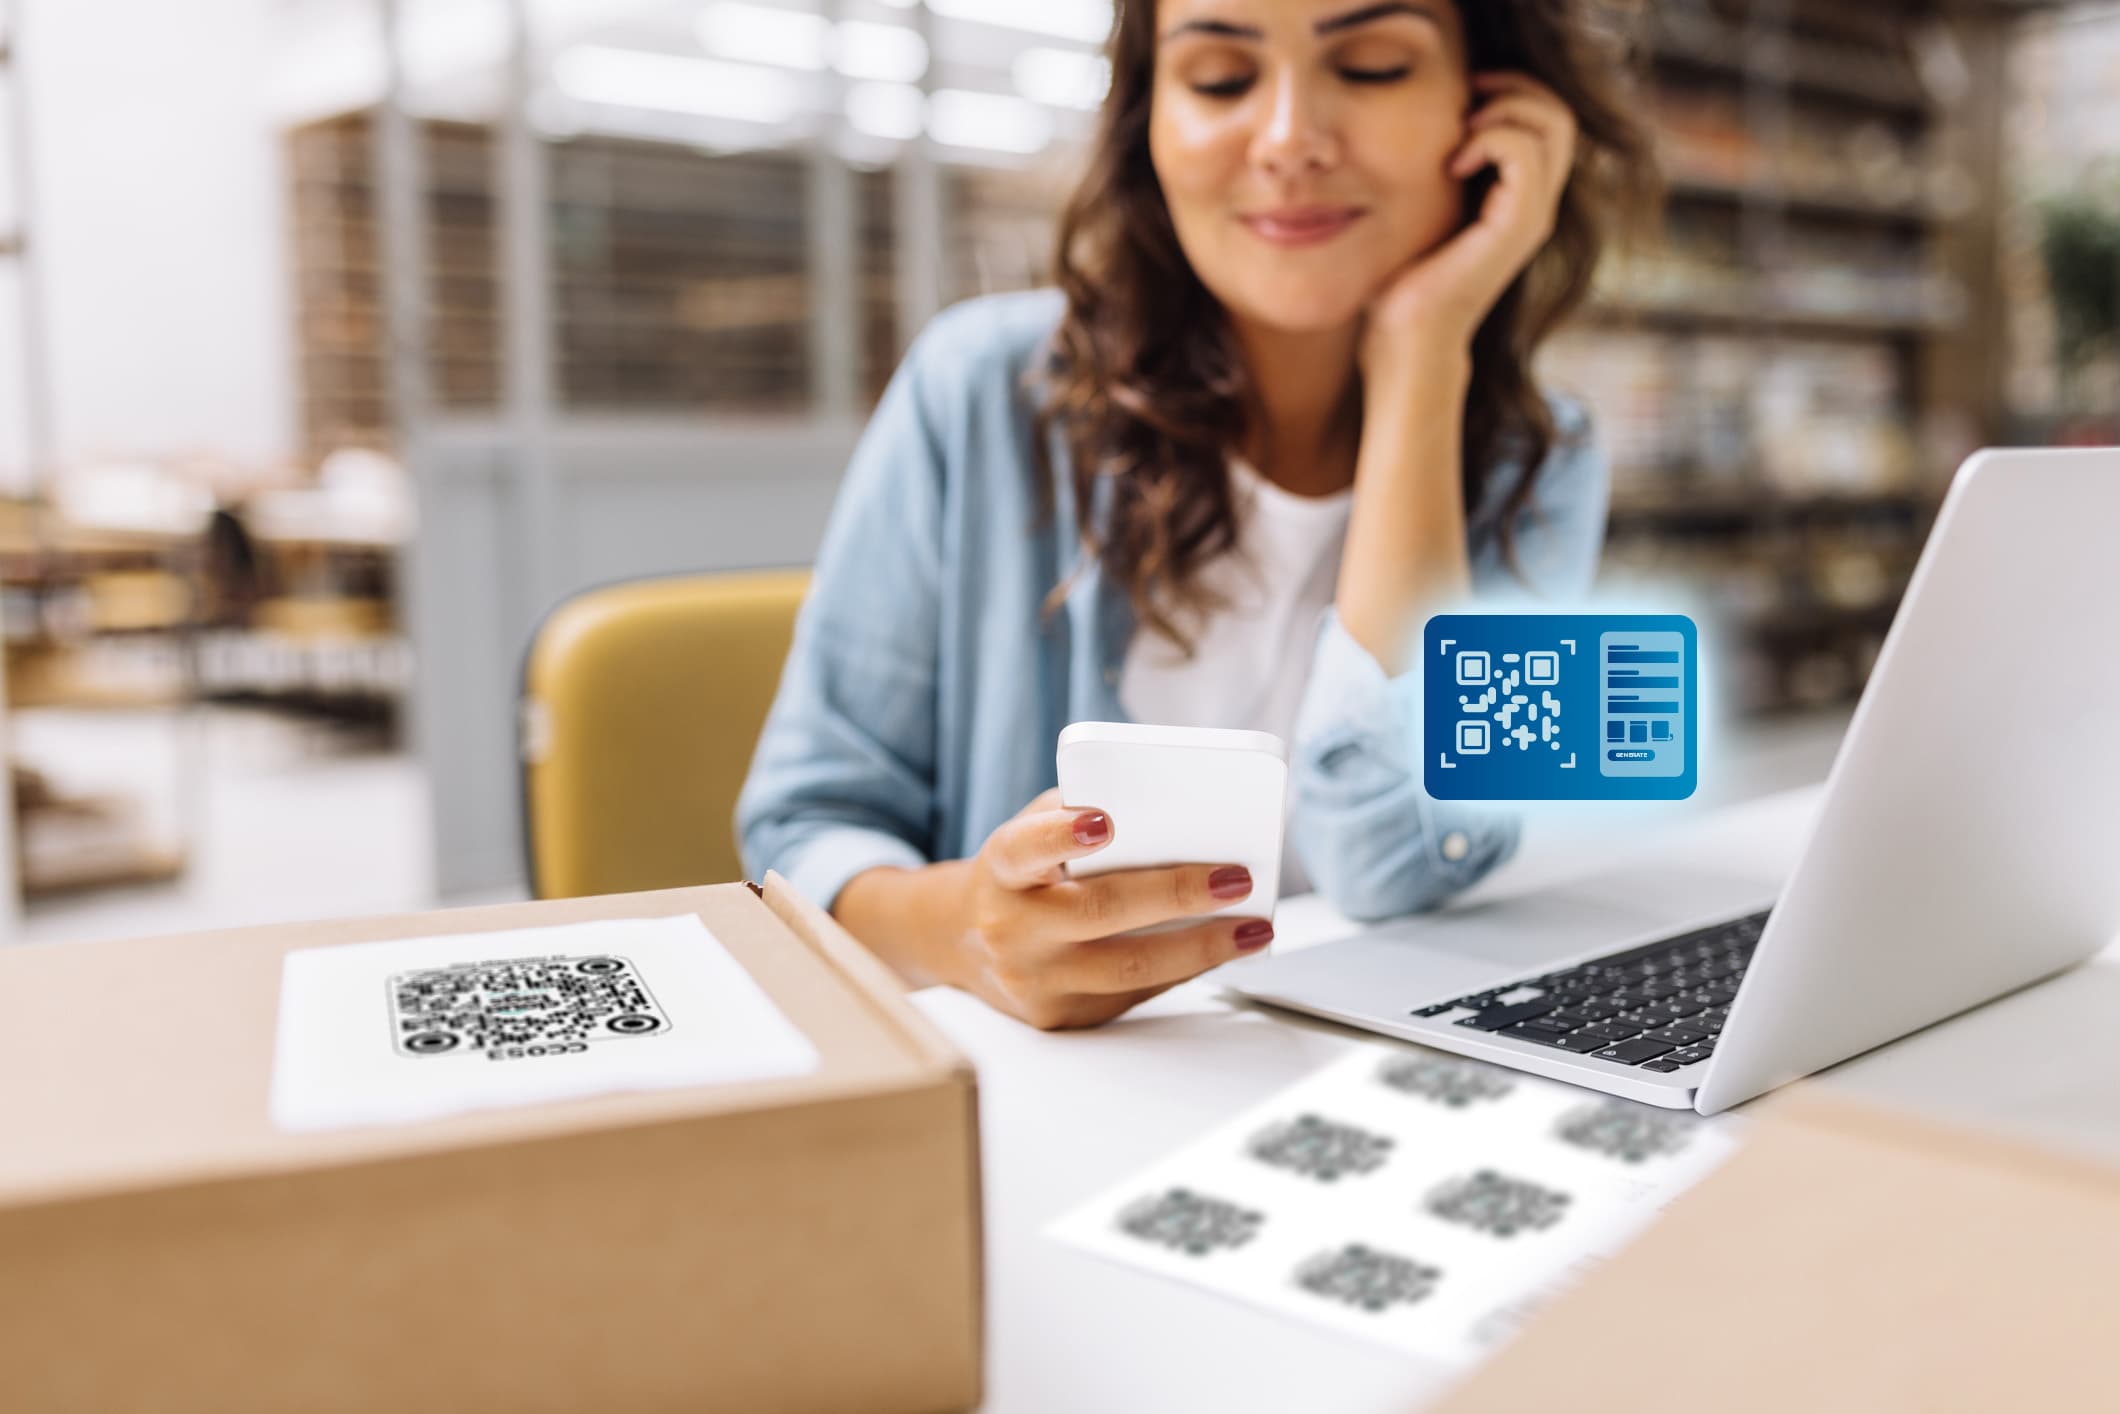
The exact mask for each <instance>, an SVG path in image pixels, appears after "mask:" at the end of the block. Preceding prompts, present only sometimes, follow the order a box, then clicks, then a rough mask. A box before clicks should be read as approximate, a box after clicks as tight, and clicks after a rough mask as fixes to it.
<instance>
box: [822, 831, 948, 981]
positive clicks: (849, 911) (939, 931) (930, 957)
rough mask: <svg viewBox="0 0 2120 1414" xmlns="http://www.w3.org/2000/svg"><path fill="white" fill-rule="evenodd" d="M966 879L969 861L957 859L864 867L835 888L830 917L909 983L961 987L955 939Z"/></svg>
mask: <svg viewBox="0 0 2120 1414" xmlns="http://www.w3.org/2000/svg"><path fill="white" fill-rule="evenodd" d="M970 881H971V867H970V863H969V861H966V860H961V859H957V860H947V861H944V862H942V863H939V864H927V865H923V866H921V867H920V868H918V869H902V868H896V867H893V866H888V865H886V866H881V867H878V868H875V869H865V870H863V871H862V872H861V873H859V874H856V875H855V876H854V877H853V878H851V879H849V880H847V882H846V883H845V884H844V885H843V886H842V887H841V888H840V890H839V897H838V898H837V899H836V900H834V901H833V904H832V916H833V918H834V919H836V920H837V921H838V923H839V925H840V926H841V927H843V928H845V929H846V930H847V931H848V932H849V933H852V934H853V935H854V937H855V939H856V940H857V941H858V942H860V943H861V944H862V946H864V947H866V948H867V949H868V950H869V951H870V952H872V953H874V954H876V956H878V957H879V958H882V959H883V961H884V962H886V963H888V964H889V965H890V967H891V968H892V970H893V971H895V972H897V973H898V975H899V977H900V978H902V979H903V980H904V982H905V984H906V985H907V986H908V987H927V986H933V985H935V984H937V983H941V984H946V985H951V986H962V985H963V984H964V981H965V978H964V976H963V973H964V970H965V969H964V966H963V956H962V951H961V949H960V948H959V947H958V941H959V939H961V938H962V936H963V934H964V930H965V928H966V926H967V924H968V921H969V914H970V904H969V899H968V897H967V890H968V888H969V886H970Z"/></svg>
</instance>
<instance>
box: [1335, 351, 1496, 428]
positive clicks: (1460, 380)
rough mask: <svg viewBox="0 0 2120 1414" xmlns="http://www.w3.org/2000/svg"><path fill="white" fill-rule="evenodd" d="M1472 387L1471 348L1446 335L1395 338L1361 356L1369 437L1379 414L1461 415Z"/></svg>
mask: <svg viewBox="0 0 2120 1414" xmlns="http://www.w3.org/2000/svg"><path fill="white" fill-rule="evenodd" d="M1471 390H1472V347H1471V344H1470V343H1469V342H1467V343H1464V344H1459V343H1456V342H1454V341H1451V340H1448V339H1439V338H1432V337H1431V338H1418V339H1394V340H1389V341H1385V342H1383V343H1381V344H1379V345H1377V346H1374V347H1372V348H1369V349H1366V350H1365V352H1364V354H1363V358H1362V419H1363V423H1364V425H1365V426H1364V432H1365V440H1366V433H1367V428H1368V424H1369V423H1370V421H1371V419H1372V418H1376V417H1379V416H1381V417H1386V418H1389V417H1406V416H1414V417H1419V418H1422V419H1426V418H1430V417H1434V416H1438V415H1442V414H1445V413H1447V414H1448V415H1450V416H1453V417H1457V418H1460V419H1462V418H1463V416H1464V411H1465V399H1466V397H1467V396H1468V395H1469V394H1470V392H1471Z"/></svg>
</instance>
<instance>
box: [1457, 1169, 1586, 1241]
mask: <svg viewBox="0 0 2120 1414" xmlns="http://www.w3.org/2000/svg"><path fill="white" fill-rule="evenodd" d="M1570 1201H1572V1200H1571V1199H1570V1198H1569V1197H1568V1195H1567V1194H1565V1193H1562V1192H1560V1191H1559V1190H1557V1189H1552V1188H1545V1187H1542V1186H1541V1185H1539V1184H1536V1183H1533V1182H1531V1181H1530V1180H1528V1179H1522V1178H1510V1177H1509V1176H1508V1175H1506V1174H1500V1173H1496V1172H1495V1171H1494V1170H1493V1169H1480V1170H1478V1171H1476V1172H1474V1173H1470V1174H1466V1175H1465V1176H1464V1177H1462V1178H1453V1179H1449V1180H1447V1181H1446V1182H1443V1183H1440V1184H1437V1185H1436V1186H1435V1187H1434V1188H1433V1189H1431V1190H1429V1193H1428V1196H1427V1197H1426V1198H1425V1199H1423V1200H1422V1206H1423V1207H1425V1208H1426V1209H1427V1210H1428V1211H1429V1212H1431V1213H1433V1214H1435V1216H1437V1217H1439V1218H1441V1219H1442V1220H1443V1221H1444V1222H1451V1223H1458V1224H1460V1225H1461V1226H1464V1227H1469V1228H1472V1229H1473V1230H1474V1231H1476V1232H1484V1233H1488V1234H1490V1235H1492V1236H1494V1237H1514V1236H1516V1235H1517V1234H1518V1233H1520V1232H1538V1231H1540V1230H1542V1229H1544V1228H1549V1227H1552V1226H1553V1225H1554V1224H1555V1223H1557V1222H1559V1221H1560V1220H1561V1218H1562V1217H1563V1216H1564V1215H1566V1213H1567V1211H1568V1204H1569V1202H1570Z"/></svg>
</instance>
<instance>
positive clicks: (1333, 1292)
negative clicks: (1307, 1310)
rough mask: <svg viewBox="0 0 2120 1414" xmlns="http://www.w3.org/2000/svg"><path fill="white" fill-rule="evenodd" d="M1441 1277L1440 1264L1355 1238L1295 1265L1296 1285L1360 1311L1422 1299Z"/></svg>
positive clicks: (1408, 1304) (1413, 1302)
mask: <svg viewBox="0 0 2120 1414" xmlns="http://www.w3.org/2000/svg"><path fill="white" fill-rule="evenodd" d="M1442 1279H1443V1273H1442V1270H1441V1269H1440V1268H1437V1267H1431V1266H1427V1265H1425V1264H1423V1263H1420V1262H1416V1261H1414V1260H1413V1258H1411V1257H1401V1256H1398V1255H1397V1254H1395V1253H1391V1252H1379V1251H1378V1250H1377V1249H1376V1248H1374V1247H1365V1246H1363V1245H1362V1244H1361V1243H1359V1242H1350V1243H1348V1244H1347V1245H1346V1246H1345V1247H1340V1248H1335V1249H1333V1250H1331V1251H1326V1252H1320V1253H1318V1254H1317V1255H1316V1256H1315V1257H1311V1258H1309V1259H1308V1260H1306V1261H1305V1262H1304V1263H1303V1264H1302V1265H1301V1266H1299V1267H1297V1268H1296V1285H1297V1286H1300V1287H1301V1288H1303V1290H1305V1291H1308V1292H1311V1293H1312V1294H1313V1295H1317V1296H1323V1297H1326V1298H1327V1299H1329V1300H1332V1301H1338V1302H1341V1303H1343V1304H1345V1305H1348V1306H1352V1307H1354V1308H1355V1309H1357V1310H1361V1311H1382V1310H1384V1309H1386V1308H1387V1307H1391V1306H1411V1305H1414V1304H1415V1303H1416V1302H1419V1301H1422V1300H1425V1299H1426V1298H1427V1296H1428V1294H1429V1293H1430V1292H1432V1291H1434V1290H1435V1287H1436V1283H1437V1282H1439V1281H1441V1280H1442Z"/></svg>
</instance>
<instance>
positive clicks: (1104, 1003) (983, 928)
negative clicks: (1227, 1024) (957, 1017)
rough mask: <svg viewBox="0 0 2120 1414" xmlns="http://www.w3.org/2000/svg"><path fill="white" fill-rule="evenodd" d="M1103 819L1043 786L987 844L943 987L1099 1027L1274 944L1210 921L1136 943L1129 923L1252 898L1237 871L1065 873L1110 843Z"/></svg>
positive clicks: (1017, 1011) (1043, 1022)
mask: <svg viewBox="0 0 2120 1414" xmlns="http://www.w3.org/2000/svg"><path fill="white" fill-rule="evenodd" d="M1112 831H1113V823H1112V821H1111V819H1110V818H1109V817H1108V816H1106V815H1105V814H1104V813H1103V812H1101V811H1097V810H1088V809H1080V808H1077V809H1067V808H1065V807H1063V806H1062V805H1061V804H1060V792H1059V791H1058V790H1049V791H1047V792H1045V794H1043V795H1041V796H1039V797H1038V798H1037V799H1036V800H1034V801H1032V802H1031V803H1030V804H1029V805H1027V806H1025V807H1024V809H1023V810H1022V811H1021V812H1020V813H1018V814H1017V815H1016V816H1015V817H1014V818H1013V819H1010V820H1008V821H1006V822H1005V823H1003V824H1002V825H1001V826H1000V827H999V828H998V829H996V830H995V831H994V833H993V834H992V835H990V836H988V837H987V841H986V843H985V844H984V845H982V846H980V849H979V853H978V854H977V855H976V856H975V857H974V858H973V859H972V860H971V861H970V865H971V867H970V869H969V870H968V871H967V873H966V875H965V876H964V880H963V886H964V889H965V898H964V913H963V915H962V916H963V917H964V918H966V919H967V920H968V925H967V927H966V928H965V931H964V933H963V936H962V937H961V938H960V939H959V940H958V943H957V947H956V951H955V959H954V960H955V961H956V962H957V963H958V966H957V967H956V968H954V969H952V970H953V971H954V972H955V973H956V975H955V976H953V977H951V978H950V980H951V981H954V982H955V983H956V984H957V985H958V986H960V987H963V988H964V989H965V990H966V991H968V992H971V993H973V994H974V995H976V996H978V997H980V998H982V999H984V1000H985V1001H986V1002H987V1003H988V1004H989V1005H991V1006H993V1007H995V1008H997V1009H999V1010H1001V1011H1005V1012H1007V1013H1008V1014H1009V1015H1011V1016H1015V1017H1019V1018H1021V1019H1022V1020H1024V1021H1027V1022H1029V1023H1030V1024H1031V1025H1033V1026H1036V1027H1038V1028H1040V1029H1041V1030H1048V1031H1050V1030H1057V1029H1060V1028H1062V1027H1074V1026H1095V1025H1097V1024H1099V1023H1101V1022H1105V1021H1109V1020H1111V1019H1112V1018H1113V1017H1115V1016H1117V1015H1119V1014H1120V1013H1121V1012H1123V1011H1126V1010H1127V1009H1128V1008H1130V1007H1133V1006H1136V1005H1138V1004H1139V1003H1141V1002H1144V1001H1146V1000H1148V999H1149V998H1150V997H1152V996H1154V995H1156V993H1158V992H1161V991H1164V990H1166V989H1167V988H1170V987H1174V986H1176V985H1177V984H1178V983H1180V982H1183V981H1185V980H1187V979H1188V978H1192V977H1196V976H1198V975H1199V974H1200V973H1202V972H1205V971H1207V969H1209V968H1210V967H1219V966H1220V965H1221V964H1223V963H1225V962H1228V961H1229V960H1230V959H1231V958H1235V957H1240V956H1242V955H1244V954H1245V953H1249V952H1256V951H1258V950H1259V949H1260V948H1263V947H1265V946H1266V945H1267V944H1268V943H1269V942H1271V941H1273V924H1271V923H1269V922H1267V921H1266V920H1264V919H1259V918H1215V919H1211V920H1208V921H1204V922H1201V923H1197V924H1194V925H1192V926H1190V927H1186V928H1173V929H1171V930H1169V931H1167V932H1159V933H1153V934H1148V935H1146V936H1141V937H1119V936H1115V935H1117V934H1122V933H1127V932H1130V931H1131V930H1133V929H1136V928H1147V927H1152V926H1154V925H1156V924H1159V923H1168V922H1171V921H1173V920H1176V919H1181V918H1190V917H1196V916H1198V915H1201V914H1205V913H1211V912H1213V911H1214V910H1215V909H1218V908H1221V907H1223V906H1224V905H1226V904H1229V903H1233V902H1235V901H1236V900H1238V899H1240V898H1243V897H1244V896H1245V895H1247V894H1249V893H1250V892H1251V873H1250V871H1249V870H1247V869H1244V868H1242V867H1241V866H1238V865H1212V864H1181V865H1176V866H1173V867H1170V868H1163V869H1128V870H1122V871H1120V872H1117V873H1112V874H1101V875H1098V876H1097V877H1095V878H1092V879H1071V878H1069V877H1068V876H1067V873H1066V871H1065V869H1064V867H1063V866H1065V865H1066V864H1068V863H1070V862H1072V861H1074V860H1077V859H1082V858H1085V857H1087V856H1089V855H1092V854H1095V853H1096V852H1097V851H1098V850H1100V849H1102V848H1104V847H1105V846H1106V845H1108V844H1110V843H1111V840H1112Z"/></svg>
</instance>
